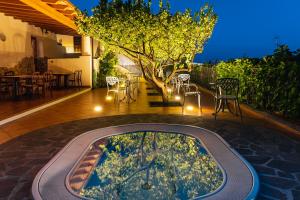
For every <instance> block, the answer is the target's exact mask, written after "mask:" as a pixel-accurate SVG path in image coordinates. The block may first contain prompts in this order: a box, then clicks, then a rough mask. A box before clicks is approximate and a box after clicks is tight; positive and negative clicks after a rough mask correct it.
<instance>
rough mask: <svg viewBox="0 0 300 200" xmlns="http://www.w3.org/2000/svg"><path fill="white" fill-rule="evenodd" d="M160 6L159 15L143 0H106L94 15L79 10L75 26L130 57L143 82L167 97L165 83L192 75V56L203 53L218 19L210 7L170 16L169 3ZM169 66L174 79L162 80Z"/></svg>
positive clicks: (81, 31) (95, 10) (80, 31)
mask: <svg viewBox="0 0 300 200" xmlns="http://www.w3.org/2000/svg"><path fill="white" fill-rule="evenodd" d="M159 3H160V4H161V6H160V8H161V9H160V12H159V13H156V14H155V13H152V12H151V9H150V5H149V4H148V3H146V2H145V1H142V0H137V1H130V0H127V1H126V0H125V1H120V0H118V1H111V2H108V1H104V0H102V1H101V2H100V4H99V6H97V7H95V8H94V10H93V15H92V16H87V15H86V13H82V12H80V13H79V15H78V17H77V19H76V20H75V23H76V25H77V27H78V32H79V33H81V34H84V35H89V36H92V37H93V38H95V39H97V40H99V41H101V43H102V44H104V45H105V46H108V47H109V48H110V49H112V50H113V51H114V52H115V53H121V54H124V55H126V56H128V57H129V58H131V59H132V60H133V61H134V62H135V63H136V64H138V65H139V66H140V67H141V69H142V71H143V73H144V76H145V78H146V79H147V80H148V81H150V82H151V83H153V84H155V85H156V87H157V88H160V89H161V92H162V93H166V94H167V91H166V87H167V84H168V83H169V81H170V80H171V79H172V77H173V76H174V75H175V73H176V72H180V71H189V70H190V69H191V65H190V63H191V62H192V61H193V59H194V56H195V55H196V54H198V53H202V51H203V47H204V44H205V43H206V42H207V40H208V39H209V38H210V36H211V34H212V32H213V29H214V26H215V23H216V21H217V17H216V15H215V13H214V12H213V9H212V7H210V6H208V5H205V6H204V7H203V8H201V9H200V10H199V12H196V13H194V14H192V13H191V12H190V11H189V10H186V11H185V12H183V13H181V12H176V13H174V14H172V13H171V12H170V10H169V5H168V3H167V4H166V6H165V7H164V6H163V4H162V1H160V2H159ZM150 4H151V2H150ZM170 65H171V66H173V71H172V73H171V74H170V76H169V77H167V78H166V79H162V78H161V77H158V74H159V71H160V69H161V68H162V69H163V70H164V69H165V68H166V67H169V66H170Z"/></svg>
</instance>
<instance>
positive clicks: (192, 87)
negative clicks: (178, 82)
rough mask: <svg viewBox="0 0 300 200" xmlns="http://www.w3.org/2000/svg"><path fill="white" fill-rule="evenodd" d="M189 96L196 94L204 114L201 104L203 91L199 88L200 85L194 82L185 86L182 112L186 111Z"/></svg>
mask: <svg viewBox="0 0 300 200" xmlns="http://www.w3.org/2000/svg"><path fill="white" fill-rule="evenodd" d="M188 96H195V97H197V100H198V109H199V111H200V112H201V114H202V106H201V92H200V91H199V89H198V86H197V85H196V84H194V83H190V84H189V86H188V87H184V89H183V102H182V114H183V113H184V106H185V102H186V98H187V97H188Z"/></svg>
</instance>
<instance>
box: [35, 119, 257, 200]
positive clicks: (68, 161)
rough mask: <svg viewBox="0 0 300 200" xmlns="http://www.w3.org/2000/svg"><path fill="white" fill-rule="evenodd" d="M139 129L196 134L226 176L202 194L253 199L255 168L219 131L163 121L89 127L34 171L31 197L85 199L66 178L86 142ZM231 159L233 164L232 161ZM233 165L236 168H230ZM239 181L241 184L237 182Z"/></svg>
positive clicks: (222, 197) (217, 197)
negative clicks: (90, 128)
mask: <svg viewBox="0 0 300 200" xmlns="http://www.w3.org/2000/svg"><path fill="white" fill-rule="evenodd" d="M142 130H152V131H161V132H176V133H183V134H186V135H191V136H193V137H196V138H197V139H199V140H200V141H201V143H202V144H204V146H205V148H206V149H207V150H208V152H210V154H211V155H212V157H213V158H214V159H215V160H216V162H217V163H218V164H219V166H220V168H221V169H222V170H224V171H225V174H226V175H227V179H226V180H225V177H224V179H223V181H224V184H223V187H222V188H219V189H218V190H216V192H213V193H210V194H208V196H203V197H201V198H205V199H255V197H256V195H257V192H258V189H259V181H258V176H257V174H256V172H255V170H254V169H253V168H252V166H251V165H250V164H249V163H248V162H247V161H246V160H245V159H244V158H243V157H241V156H240V155H239V154H238V153H237V152H236V151H235V150H234V149H232V148H231V147H230V146H229V145H228V144H227V143H226V142H225V141H224V140H223V139H222V138H221V137H220V136H219V135H217V134H216V133H214V132H212V131H209V130H207V129H204V128H200V127H196V126H190V125H179V124H165V123H137V124H127V125H120V126H111V127H106V128H100V129H95V130H91V131H88V132H86V133H83V134H81V135H79V136H77V137H75V138H74V139H73V140H71V141H70V142H69V143H68V144H67V145H66V146H65V147H64V148H63V149H61V150H60V151H59V153H58V154H56V155H55V156H54V157H53V158H52V159H51V160H50V161H49V162H48V163H47V164H46V165H45V166H44V167H43V168H42V169H41V170H40V171H39V173H38V174H37V175H36V177H35V179H34V181H33V184H32V195H33V197H34V199H37V200H39V199H49V200H50V199H85V198H82V197H78V196H77V195H76V194H74V193H72V192H71V190H70V189H71V188H70V185H68V182H66V180H67V179H68V175H69V174H70V173H71V172H72V169H73V168H74V167H75V166H76V163H77V162H78V161H79V159H80V158H81V157H82V156H83V155H84V153H85V152H86V151H87V150H88V148H89V146H90V145H91V144H93V143H94V142H95V141H96V140H99V139H101V138H104V137H107V136H109V135H116V134H121V133H126V132H134V131H142ZM211 145H213V146H211ZM72 147H73V148H72ZM233 162H234V165H233V164H232V163H233ZM232 165H233V166H232ZM232 167H236V168H237V167H238V168H237V169H232ZM241 181H242V182H243V184H240V183H241ZM236 188H238V190H237V189H236ZM224 191H225V192H224ZM226 192H227V193H226Z"/></svg>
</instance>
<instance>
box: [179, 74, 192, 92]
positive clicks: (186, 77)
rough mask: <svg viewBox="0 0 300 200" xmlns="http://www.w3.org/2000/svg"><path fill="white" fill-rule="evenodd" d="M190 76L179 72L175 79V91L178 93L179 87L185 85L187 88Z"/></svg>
mask: <svg viewBox="0 0 300 200" xmlns="http://www.w3.org/2000/svg"><path fill="white" fill-rule="evenodd" d="M190 78H191V76H190V75H189V74H179V75H178V79H177V81H178V82H177V93H178V94H179V92H180V89H182V88H184V87H187V88H189V84H190Z"/></svg>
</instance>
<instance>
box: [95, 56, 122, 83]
mask: <svg viewBox="0 0 300 200" xmlns="http://www.w3.org/2000/svg"><path fill="white" fill-rule="evenodd" d="M117 64H118V57H117V56H116V54H115V53H113V52H112V51H106V52H104V53H103V55H102V56H100V59H99V70H98V72H97V73H96V77H94V79H93V80H96V82H95V83H94V86H95V87H104V86H106V82H105V77H106V76H114V75H116V68H115V66H116V65H117Z"/></svg>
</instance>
